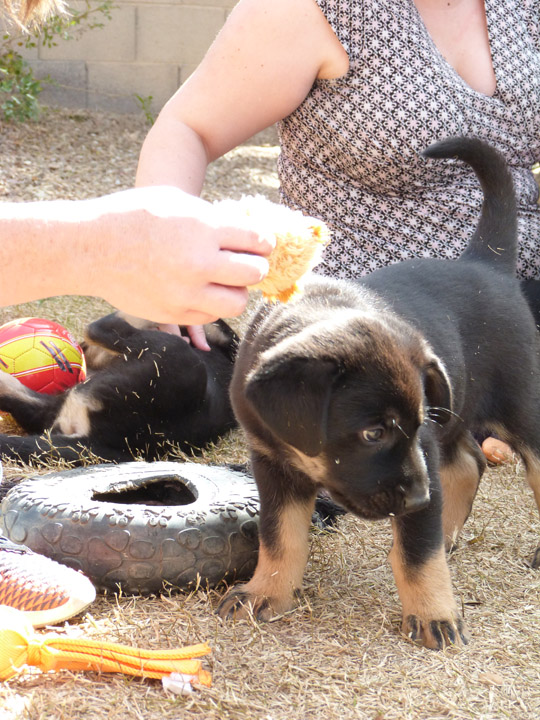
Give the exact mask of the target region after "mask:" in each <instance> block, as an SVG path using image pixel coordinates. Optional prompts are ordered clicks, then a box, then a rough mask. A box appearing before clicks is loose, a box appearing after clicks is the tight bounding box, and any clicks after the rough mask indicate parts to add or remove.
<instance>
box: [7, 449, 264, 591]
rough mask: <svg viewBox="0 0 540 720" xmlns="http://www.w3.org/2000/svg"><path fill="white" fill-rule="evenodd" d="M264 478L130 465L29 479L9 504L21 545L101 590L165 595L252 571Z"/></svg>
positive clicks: (186, 466)
mask: <svg viewBox="0 0 540 720" xmlns="http://www.w3.org/2000/svg"><path fill="white" fill-rule="evenodd" d="M258 513H259V498H258V493H257V488H256V485H255V482H254V480H253V479H252V478H251V477H249V475H246V474H245V473H243V472H240V471H238V470H236V469H231V468H229V467H221V466H208V465H200V464H196V463H176V462H154V463H145V462H130V463H124V464H120V465H94V466H92V467H86V468H78V469H75V470H68V471H64V472H54V473H50V474H47V475H41V476H39V477H35V478H32V479H30V480H25V481H23V482H21V483H20V484H19V485H17V486H16V487H14V488H13V489H12V490H10V491H9V492H8V494H7V495H6V497H5V498H4V500H3V502H2V522H3V525H4V533H5V534H6V535H7V536H8V537H9V538H10V539H11V540H12V541H14V542H17V543H24V544H25V545H27V546H28V547H30V548H31V549H32V550H34V551H36V552H39V553H41V554H43V555H47V556H48V557H50V558H53V559H54V560H57V561H59V562H62V563H64V564H66V565H69V566H70V567H73V568H76V569H80V570H82V571H83V572H84V573H85V574H86V575H88V577H89V578H90V579H91V580H92V581H93V582H94V584H95V585H96V588H97V589H98V590H101V591H118V590H119V589H120V588H121V589H122V592H124V593H128V594H134V593H141V594H149V593H157V592H160V591H163V590H167V588H171V589H175V588H186V589H189V588H193V587H196V586H197V585H198V584H201V585H202V586H203V587H206V586H210V587H211V586H214V585H216V584H217V583H219V582H220V581H221V580H223V579H226V580H239V579H245V578H247V577H249V576H250V575H251V574H252V572H253V570H254V569H255V565H256V561H257V550H258V533H257V527H258Z"/></svg>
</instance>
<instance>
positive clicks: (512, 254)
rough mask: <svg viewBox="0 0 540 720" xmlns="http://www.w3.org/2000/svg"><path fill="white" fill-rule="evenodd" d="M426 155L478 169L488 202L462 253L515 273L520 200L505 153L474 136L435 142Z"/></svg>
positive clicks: (468, 258)
mask: <svg viewBox="0 0 540 720" xmlns="http://www.w3.org/2000/svg"><path fill="white" fill-rule="evenodd" d="M422 155H423V156H424V157H428V158H458V159H459V160H463V161H464V162H466V163H468V164H469V165H470V166H471V167H472V169H473V170H474V172H475V174H476V176H477V178H478V180H479V181H480V185H481V186H482V191H483V193H484V203H483V205H482V212H481V215H480V220H479V222H478V225H477V227H476V230H475V232H474V234H473V236H472V238H471V239H470V241H469V244H468V245H467V247H466V248H465V250H464V252H463V253H462V255H461V258H463V259H464V260H480V261H482V262H487V263H489V264H490V265H492V266H494V267H497V268H498V269H499V270H502V271H503V272H508V273H511V274H514V273H515V268H516V261H517V203H516V194H515V190H514V181H513V180H512V174H511V172H510V170H509V168H508V165H507V163H506V160H505V158H504V157H503V155H502V154H501V153H500V152H499V151H498V150H496V149H495V148H494V147H493V146H492V145H490V144H489V143H487V142H484V141H483V140H480V139H479V138H474V137H470V138H468V137H450V138H447V139H445V140H441V141H440V142H436V143H433V145H430V146H429V147H428V148H426V149H425V150H424V151H423V152H422Z"/></svg>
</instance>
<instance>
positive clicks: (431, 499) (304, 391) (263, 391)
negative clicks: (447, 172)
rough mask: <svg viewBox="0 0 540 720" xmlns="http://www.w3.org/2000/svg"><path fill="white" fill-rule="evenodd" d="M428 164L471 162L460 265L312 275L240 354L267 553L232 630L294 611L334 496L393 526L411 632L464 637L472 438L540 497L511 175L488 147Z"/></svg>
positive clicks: (224, 606)
mask: <svg viewBox="0 0 540 720" xmlns="http://www.w3.org/2000/svg"><path fill="white" fill-rule="evenodd" d="M425 155H426V156H427V157H429V158H461V159H462V160H464V161H466V162H467V163H469V164H470V165H471V166H472V167H473V169H474V170H475V172H476V174H477V176H478V177H479V179H480V182H481V184H482V188H483V190H484V196H485V201H484V206H483V209H482V215H481V219H480V222H479V225H478V228H477V230H476V232H475V234H474V237H473V238H472V239H471V241H470V244H469V246H468V248H467V250H466V251H465V252H464V254H463V255H462V257H461V258H460V259H459V260H456V261H448V260H435V259H421V260H412V261H407V262H403V263H399V264H395V265H392V266H389V267H387V268H384V269H382V270H380V271H376V272H374V273H373V274H371V275H369V276H368V277H367V278H365V279H363V280H361V281H359V282H347V281H335V280H329V279H323V278H321V279H319V280H316V279H314V280H313V282H312V283H311V284H310V285H309V286H307V287H306V291H305V293H304V295H303V296H302V297H301V298H300V299H298V300H296V301H293V302H291V303H289V304H286V305H279V306H273V307H265V308H263V309H261V310H260V312H259V313H258V315H257V316H256V317H255V319H254V321H253V323H252V325H251V327H250V329H249V331H248V333H247V335H246V338H245V339H244V341H243V343H242V344H241V347H240V350H239V355H238V359H237V363H236V368H235V373H234V376H233V381H232V385H231V391H232V399H233V407H234V409H235V412H236V415H237V417H238V420H239V421H240V423H241V425H242V426H243V427H244V429H245V431H246V434H247V438H248V440H249V443H250V446H251V453H252V463H253V471H254V474H255V478H256V481H257V485H258V488H259V492H260V498H261V517H260V539H261V546H260V554H259V562H258V565H257V569H256V571H255V574H254V577H253V578H252V579H251V580H250V581H249V582H248V583H247V584H245V585H240V586H237V587H236V588H233V589H232V590H231V591H230V592H229V593H228V594H227V595H226V596H225V597H224V599H223V600H222V602H221V605H220V608H219V613H220V614H221V615H222V616H223V617H227V616H232V615H235V614H236V615H243V614H245V613H246V612H253V613H254V615H255V617H257V618H259V619H267V618H269V617H271V616H272V615H273V614H275V613H282V612H284V611H286V610H289V609H290V608H291V607H293V604H294V602H293V601H294V592H295V590H296V589H298V588H299V587H300V585H301V583H302V576H303V573H304V567H305V564H306V560H307V556H308V529H309V521H310V518H311V513H312V510H313V503H314V500H315V496H316V494H317V491H318V489H320V488H321V487H324V488H326V489H328V490H329V491H330V493H331V495H332V497H333V498H334V499H335V500H336V501H337V502H339V503H340V504H342V505H343V506H344V507H346V508H347V509H349V510H350V511H352V512H353V513H356V514H357V515H359V516H360V517H363V518H369V519H374V520H376V519H382V518H388V517H390V518H391V522H392V528H393V540H394V541H393V547H392V550H391V553H390V560H391V564H392V568H393V572H394V576H395V580H396V584H397V587H398V591H399V595H400V599H401V601H402V605H403V630H404V632H405V633H406V634H407V635H409V636H410V637H412V638H413V639H414V640H416V641H417V642H421V643H422V644H424V645H426V646H428V647H441V646H442V645H444V644H446V643H456V644H460V643H461V642H466V630H465V627H464V623H463V620H462V619H461V618H460V615H459V613H458V610H457V607H456V603H455V600H454V597H453V592H452V587H451V581H450V575H449V570H448V567H447V563H446V557H445V541H446V546H447V547H448V546H450V545H451V544H452V543H453V542H455V540H456V538H457V536H458V534H459V532H460V530H461V527H462V525H463V523H464V522H465V520H466V518H467V516H468V514H469V512H470V509H471V505H472V502H473V499H474V496H475V493H476V490H477V487H478V483H479V480H480V477H481V475H482V472H483V470H484V466H485V460H484V457H483V455H482V453H481V451H480V450H479V448H478V446H477V444H476V442H475V441H474V439H473V437H472V434H471V433H472V432H473V431H475V430H476V429H480V428H489V429H492V430H493V429H494V430H496V431H497V432H498V434H499V436H500V437H502V438H503V439H505V440H507V441H508V442H509V443H510V444H511V445H512V446H513V448H514V449H515V450H516V451H517V452H519V453H520V454H521V456H522V457H523V460H524V463H525V466H526V469H527V478H528V480H529V482H530V484H531V486H532V488H533V490H534V491H535V494H536V497H537V501H540V391H539V380H540V376H539V370H538V345H537V343H538V337H537V331H536V327H535V323H534V320H533V318H532V315H531V313H530V311H529V309H528V306H527V303H526V302H525V300H524V299H523V297H522V295H521V292H520V288H519V284H518V282H517V281H516V280H515V279H514V268H515V259H516V206H515V196H514V190H513V183H512V178H511V175H510V173H509V171H508V170H507V168H506V165H505V162H504V161H503V159H502V157H501V156H500V155H499V154H498V153H497V152H496V151H495V150H493V149H492V148H490V147H489V146H488V145H486V144H484V143H482V142H480V141H479V140H475V139H464V138H454V139H449V140H446V141H443V142H441V143H438V144H435V145H433V146H431V147H430V148H428V150H427V151H426V152H425ZM452 161H454V160H452ZM443 496H444V502H443ZM538 560H539V558H538V556H537V558H536V564H539V562H538Z"/></svg>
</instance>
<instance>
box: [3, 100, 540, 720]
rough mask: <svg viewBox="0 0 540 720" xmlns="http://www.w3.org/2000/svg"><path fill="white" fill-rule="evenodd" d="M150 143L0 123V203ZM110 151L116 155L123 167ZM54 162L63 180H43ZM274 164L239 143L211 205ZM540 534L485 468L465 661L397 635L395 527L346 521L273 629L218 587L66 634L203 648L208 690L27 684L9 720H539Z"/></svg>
mask: <svg viewBox="0 0 540 720" xmlns="http://www.w3.org/2000/svg"><path fill="white" fill-rule="evenodd" d="M145 131H146V128H145V127H144V125H143V123H142V122H141V121H140V120H139V119H138V118H132V117H117V116H116V117H115V116H107V115H94V114H91V113H77V114H73V113H69V112H66V111H63V112H55V113H53V112H49V113H47V114H46V115H45V116H44V118H43V119H42V121H41V122H40V123H39V125H36V126H24V127H17V126H7V127H5V126H2V125H1V124H0V133H1V135H0V136H1V137H2V150H3V152H2V157H1V158H0V178H1V180H0V192H2V190H1V188H4V197H5V199H11V198H16V199H21V200H22V199H33V198H36V197H55V196H70V197H87V196H89V195H92V194H96V193H97V192H100V191H105V190H113V189H115V187H127V186H129V184H130V183H131V182H132V178H133V173H134V168H135V163H136V157H137V152H138V149H139V147H140V143H141V141H142V138H143V137H144V133H145ZM265 142H267V143H268V144H261V143H265ZM6 143H7V144H6ZM96 148H98V149H99V148H104V152H103V153H102V154H101V155H100V157H102V160H103V161H102V162H101V163H97V162H96ZM110 153H114V154H115V155H114V163H113V164H114V168H111V162H110ZM52 156H54V157H55V158H56V161H55V162H56V164H57V165H58V168H56V169H55V168H52V169H51V168H50V164H49V163H50V157H52ZM275 157H276V149H275V147H274V146H273V144H272V136H271V135H270V136H269V135H265V136H263V138H262V139H261V138H260V139H258V140H257V141H256V142H255V144H253V143H248V144H246V145H245V146H243V147H242V148H241V149H239V150H238V151H236V152H235V153H232V154H231V155H230V156H228V157H227V158H225V159H224V160H223V161H220V162H219V163H216V165H215V166H214V168H213V169H212V171H211V172H210V174H209V177H208V184H207V190H206V193H207V196H208V197H212V198H214V197H216V198H217V197H221V196H229V195H231V196H235V197H236V196H238V194H239V193H240V194H241V193H242V192H250V191H253V188H255V191H256V192H264V193H265V194H268V195H270V196H271V197H275V192H276V179H275V172H274V161H275ZM32 178H36V180H35V182H34V181H32ZM118 179H119V183H118V185H117V184H116V182H117V180H118ZM12 189H13V190H12ZM104 309H106V306H104V304H103V303H101V302H98V301H95V300H92V299H81V298H79V299H65V298H63V299H53V300H47V301H44V302H43V303H32V304H30V305H28V306H22V307H21V306H20V307H17V308H6V309H4V310H2V311H0V321H3V320H7V319H9V318H11V317H17V316H20V315H21V314H23V313H24V314H43V315H45V316H46V317H51V318H52V319H56V320H58V321H59V322H63V323H64V324H66V325H68V326H69V327H70V328H71V329H72V330H74V331H75V332H80V330H81V329H82V327H83V326H84V324H85V323H86V322H87V321H88V320H89V319H90V318H94V317H96V316H97V315H98V314H100V313H101V312H102V311H103V310H104ZM244 455H245V448H244V444H243V441H242V437H241V435H240V434H239V433H236V434H233V435H232V436H230V437H229V438H227V439H226V440H225V441H224V442H223V443H221V444H220V445H218V446H217V447H215V448H213V449H211V450H210V451H208V452H206V453H205V455H204V457H203V461H204V462H223V461H229V460H238V459H241V458H243V457H244ZM23 472H24V474H28V473H29V472H31V471H30V470H28V469H26V470H24V471H23ZM35 472H36V471H34V474H35ZM20 474H21V471H20V469H19V468H16V467H15V466H8V467H7V468H6V476H7V478H8V479H9V478H14V477H16V476H20ZM539 535H540V522H539V518H538V513H537V510H536V508H535V507H534V502H533V499H532V493H531V492H530V491H529V490H528V488H527V487H526V485H525V481H524V479H523V473H522V468H521V467H520V466H519V465H516V466H506V467H504V468H499V469H490V470H488V472H487V474H486V476H485V478H484V480H483V482H482V485H481V488H480V492H479V496H478V499H477V501H476V503H475V508H474V512H473V516H472V517H471V518H470V519H469V521H468V523H467V524H466V526H465V531H464V534H463V538H462V540H461V543H460V547H459V549H458V551H457V552H456V553H455V554H454V555H453V556H452V558H451V560H450V566H451V571H452V575H453V578H454V587H455V592H456V596H457V597H458V602H459V603H460V605H461V607H462V610H463V613H464V615H465V618H466V620H467V622H468V624H469V628H470V631H471V643H470V645H469V646H468V647H466V648H465V649H463V650H455V649H450V650H447V651H445V652H434V651H429V650H425V649H422V648H418V647H416V646H414V645H413V644H412V643H410V642H409V641H408V640H407V639H405V638H403V637H401V635H400V630H399V628H400V609H399V604H398V599H397V593H396V589H395V585H394V582H393V578H392V574H391V571H390V568H389V565H388V562H387V553H388V550H389V546H390V529H389V526H388V524H387V523H385V522H381V523H372V524H370V523H366V522H363V521H361V520H358V519H355V518H352V517H349V516H348V517H345V518H344V519H342V520H341V522H340V525H339V530H338V532H336V533H333V534H320V533H313V535H312V538H311V545H312V552H311V558H310V561H309V564H308V569H307V573H306V579H305V586H304V591H303V595H302V598H301V602H300V607H299V608H298V609H297V610H296V611H294V612H292V613H290V614H288V615H286V616H285V617H283V618H281V619H279V620H276V621H275V622H271V623H268V624H265V625H257V624H256V623H254V622H250V621H242V622H236V623H231V624H224V623H222V622H221V621H220V620H219V619H218V618H217V617H216V616H215V614H214V612H213V611H214V608H215V606H216V604H217V602H218V599H219V596H220V593H221V590H218V591H206V590H204V589H201V590H199V591H198V592H195V593H192V594H180V595H172V596H163V597H153V598H127V597H120V598H118V597H113V596H105V597H100V598H99V599H98V600H97V601H96V602H95V603H94V604H93V605H92V607H91V608H90V611H89V612H88V613H87V614H86V616H85V617H84V618H83V619H82V620H80V621H78V622H77V621H73V622H72V623H70V624H69V625H68V626H67V627H66V628H65V629H60V631H61V632H66V633H69V634H70V635H85V636H92V637H94V638H103V640H107V641H118V642H122V643H128V644H131V645H135V646H137V645H140V646H146V647H151V648H157V647H164V648H165V647H173V646H177V645H179V646H182V645H187V644H192V643H196V642H201V641H208V642H209V643H210V645H211V646H212V651H213V652H212V655H211V657H210V659H209V660H208V661H206V666H207V667H208V668H209V669H210V670H211V671H212V674H213V680H214V685H213V687H212V688H211V689H209V690H206V689H204V690H200V691H197V692H196V693H195V694H193V695H192V696H191V697H177V696H172V695H169V694H166V693H165V692H164V691H163V689H162V688H161V685H160V684H159V683H158V682H155V681H147V680H140V679H130V678H126V677H122V676H117V675H116V676H115V675H108V676H105V675H104V676H99V675H97V674H93V673H85V674H83V673H70V672H58V673H54V674H50V675H42V674H40V673H38V672H28V673H26V674H25V675H22V676H20V678H18V679H14V680H12V681H10V682H8V683H5V684H4V685H3V686H1V687H0V718H1V720H23V719H24V720H27V719H28V720H86V719H88V720H95V718H102V719H103V720H105V719H107V720H140V719H142V718H144V719H145V720H168V719H169V718H170V719H171V720H173V719H174V720H178V718H186V719H188V718H197V719H200V720H203V719H204V720H310V719H312V718H313V720H320V719H321V718H339V719H340V720H341V719H342V720H349V719H353V718H354V719H359V720H439V719H440V720H443V719H444V720H446V719H448V718H454V719H456V720H473V719H474V720H499V719H501V718H512V720H518V719H519V720H521V719H522V720H532V719H534V718H538V717H540V643H539V641H538V638H539V637H540V609H539V602H538V600H539V590H540V576H539V574H538V573H537V572H535V571H533V570H531V569H529V568H528V566H527V564H526V560H527V557H528V556H529V555H530V553H531V552H532V550H533V549H534V548H535V547H536V544H537V542H538V538H539Z"/></svg>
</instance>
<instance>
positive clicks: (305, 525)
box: [218, 500, 314, 620]
mask: <svg viewBox="0 0 540 720" xmlns="http://www.w3.org/2000/svg"><path fill="white" fill-rule="evenodd" d="M313 506H314V500H313V501H309V502H307V503H294V504H290V505H288V506H287V507H285V508H284V510H283V512H282V513H281V516H280V520H279V528H278V539H277V543H276V545H277V548H276V550H274V551H272V550H269V549H268V548H267V547H266V546H265V545H264V544H263V543H261V546H260V548H259V560H258V563H257V567H256V569H255V574H254V575H253V577H252V579H251V580H250V581H249V582H248V583H246V584H244V585H238V586H236V587H235V588H233V589H232V590H231V591H230V592H229V593H228V594H227V595H226V596H225V598H224V599H223V601H222V602H221V604H220V606H219V608H218V612H219V614H220V615H221V616H222V617H227V616H236V617H246V616H247V615H249V614H250V612H252V613H253V614H254V615H255V617H256V618H257V619H258V620H269V619H270V618H271V617H272V616H273V615H275V614H280V613H283V612H286V611H287V610H290V609H291V608H292V607H294V592H295V590H297V589H298V588H300V587H301V586H302V579H303V577H304V570H305V567H306V563H307V559H308V555H309V542H308V536H309V526H310V523H311V516H312V513H313Z"/></svg>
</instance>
